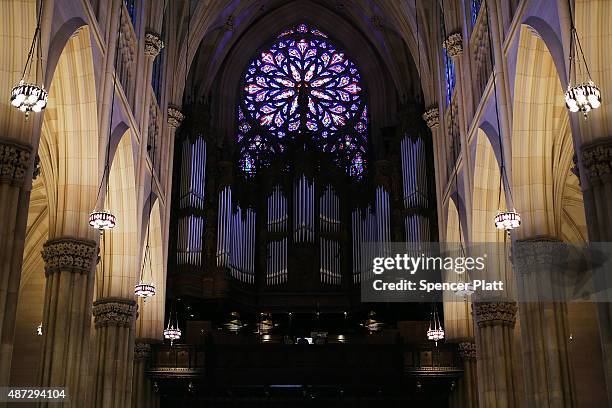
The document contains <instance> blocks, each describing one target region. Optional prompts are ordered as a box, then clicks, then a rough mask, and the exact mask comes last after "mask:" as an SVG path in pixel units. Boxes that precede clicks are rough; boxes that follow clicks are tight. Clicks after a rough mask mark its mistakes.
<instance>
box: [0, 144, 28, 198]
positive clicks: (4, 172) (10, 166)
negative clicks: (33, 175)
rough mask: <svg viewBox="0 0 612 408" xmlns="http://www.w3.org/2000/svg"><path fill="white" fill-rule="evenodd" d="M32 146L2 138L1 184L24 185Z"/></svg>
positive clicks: (0, 150)
mask: <svg viewBox="0 0 612 408" xmlns="http://www.w3.org/2000/svg"><path fill="white" fill-rule="evenodd" d="M31 156H32V146H30V145H25V144H21V143H17V142H14V141H12V140H2V139H0V184H10V185H11V186H18V187H19V186H21V185H23V182H24V179H25V173H26V170H27V169H28V166H29V165H30V158H31Z"/></svg>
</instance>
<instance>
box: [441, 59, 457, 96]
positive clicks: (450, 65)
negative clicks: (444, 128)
mask: <svg viewBox="0 0 612 408" xmlns="http://www.w3.org/2000/svg"><path fill="white" fill-rule="evenodd" d="M442 58H443V59H444V77H445V78H444V79H445V83H446V104H447V105H448V104H449V103H450V101H451V98H452V96H453V90H454V89H455V63H454V62H453V60H452V59H451V57H450V56H449V55H448V51H447V50H446V48H444V49H442Z"/></svg>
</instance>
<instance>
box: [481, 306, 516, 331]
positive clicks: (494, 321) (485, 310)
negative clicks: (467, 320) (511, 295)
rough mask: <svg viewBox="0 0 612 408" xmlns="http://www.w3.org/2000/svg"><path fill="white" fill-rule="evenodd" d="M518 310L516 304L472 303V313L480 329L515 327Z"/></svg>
mask: <svg viewBox="0 0 612 408" xmlns="http://www.w3.org/2000/svg"><path fill="white" fill-rule="evenodd" d="M517 309H518V306H517V304H516V302H498V303H497V302H478V303H472V313H473V314H474V320H475V321H476V324H478V327H485V326H495V325H503V326H510V327H514V323H516V311H517Z"/></svg>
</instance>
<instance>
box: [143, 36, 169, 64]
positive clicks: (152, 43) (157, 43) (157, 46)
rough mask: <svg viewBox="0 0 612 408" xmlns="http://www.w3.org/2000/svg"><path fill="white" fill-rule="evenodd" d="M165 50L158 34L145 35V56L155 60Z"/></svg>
mask: <svg viewBox="0 0 612 408" xmlns="http://www.w3.org/2000/svg"><path fill="white" fill-rule="evenodd" d="M163 48H164V42H163V41H162V39H161V37H160V36H159V34H157V33H153V32H148V33H146V34H145V55H146V56H147V57H151V58H155V57H157V55H158V54H159V53H160V52H161V50H162V49H163Z"/></svg>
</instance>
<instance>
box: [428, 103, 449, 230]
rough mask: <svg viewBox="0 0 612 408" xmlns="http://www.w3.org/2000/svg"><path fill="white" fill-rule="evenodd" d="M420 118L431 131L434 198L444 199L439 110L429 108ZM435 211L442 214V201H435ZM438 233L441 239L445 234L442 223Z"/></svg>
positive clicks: (439, 225) (439, 223)
mask: <svg viewBox="0 0 612 408" xmlns="http://www.w3.org/2000/svg"><path fill="white" fill-rule="evenodd" d="M422 118H423V120H424V121H425V123H426V124H427V127H428V128H429V129H430V130H431V136H432V139H433V143H432V144H433V156H434V173H435V180H436V183H435V189H436V197H444V194H443V190H444V185H443V183H444V182H445V180H444V179H443V177H442V175H443V168H440V166H443V164H442V163H444V160H442V159H441V157H443V156H442V155H441V152H444V150H443V148H444V145H443V143H441V141H440V137H439V133H440V110H439V108H438V106H437V105H435V106H430V107H429V108H427V109H425V112H424V113H423V116H422ZM436 209H437V214H443V213H444V212H443V210H442V200H440V199H438V200H436ZM438 233H439V235H440V236H441V237H442V236H444V235H443V234H442V233H444V234H446V226H445V225H443V223H442V222H438Z"/></svg>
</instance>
